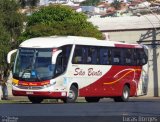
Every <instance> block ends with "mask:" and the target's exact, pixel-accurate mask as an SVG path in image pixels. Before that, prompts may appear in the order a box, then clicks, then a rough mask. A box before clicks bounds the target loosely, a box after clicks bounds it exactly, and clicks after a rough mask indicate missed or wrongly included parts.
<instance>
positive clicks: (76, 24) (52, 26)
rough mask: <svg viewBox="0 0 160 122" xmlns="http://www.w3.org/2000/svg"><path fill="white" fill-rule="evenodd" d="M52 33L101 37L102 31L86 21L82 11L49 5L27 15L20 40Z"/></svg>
mask: <svg viewBox="0 0 160 122" xmlns="http://www.w3.org/2000/svg"><path fill="white" fill-rule="evenodd" d="M52 35H62V36H63V35H72V36H89V37H95V38H99V39H102V38H103V36H102V33H101V32H100V31H99V30H98V29H97V27H95V26H93V24H92V23H90V22H88V21H87V17H86V16H85V15H84V14H82V13H77V12H76V11H74V10H73V9H71V8H70V7H68V6H62V5H51V6H47V7H42V8H40V9H39V10H38V11H37V12H35V13H33V14H32V15H31V16H29V18H28V21H27V27H26V31H25V32H24V33H23V34H22V36H21V38H20V41H23V40H25V39H28V38H33V37H39V36H52Z"/></svg>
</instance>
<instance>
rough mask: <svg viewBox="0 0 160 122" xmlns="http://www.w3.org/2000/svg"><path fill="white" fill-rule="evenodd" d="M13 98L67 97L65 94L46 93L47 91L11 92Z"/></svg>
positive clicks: (62, 92)
mask: <svg viewBox="0 0 160 122" xmlns="http://www.w3.org/2000/svg"><path fill="white" fill-rule="evenodd" d="M12 94H13V95H14V96H35V97H43V98H64V97H67V92H65V91H61V92H47V91H16V90H12Z"/></svg>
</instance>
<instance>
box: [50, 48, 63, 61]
mask: <svg viewBox="0 0 160 122" xmlns="http://www.w3.org/2000/svg"><path fill="white" fill-rule="evenodd" d="M61 52H62V50H58V51H56V52H55V53H54V54H53V58H52V64H55V63H56V59H57V56H58V55H59V54H60V53H61Z"/></svg>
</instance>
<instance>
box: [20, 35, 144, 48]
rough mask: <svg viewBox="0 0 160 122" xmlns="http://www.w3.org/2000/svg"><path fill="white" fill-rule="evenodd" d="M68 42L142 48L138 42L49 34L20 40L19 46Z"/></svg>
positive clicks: (57, 44)
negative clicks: (129, 42) (128, 42)
mask: <svg viewBox="0 0 160 122" xmlns="http://www.w3.org/2000/svg"><path fill="white" fill-rule="evenodd" d="M69 44H77V45H93V46H111V47H126V48H127V47H130V48H142V46H140V45H139V44H127V43H122V42H116V41H107V40H97V39H96V38H92V37H80V36H50V37H37V38H31V39H28V40H26V41H24V42H22V43H21V44H20V47H26V48H56V47H60V46H63V45H69Z"/></svg>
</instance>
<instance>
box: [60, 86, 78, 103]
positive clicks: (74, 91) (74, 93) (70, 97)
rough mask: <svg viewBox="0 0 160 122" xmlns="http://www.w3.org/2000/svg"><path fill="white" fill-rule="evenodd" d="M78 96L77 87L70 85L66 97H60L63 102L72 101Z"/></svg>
mask: <svg viewBox="0 0 160 122" xmlns="http://www.w3.org/2000/svg"><path fill="white" fill-rule="evenodd" d="M77 97H78V89H77V88H76V87H75V86H74V85H72V86H71V88H70V90H69V95H68V97H67V98H64V99H62V100H63V102H64V103H74V102H75V101H76V100H77Z"/></svg>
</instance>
